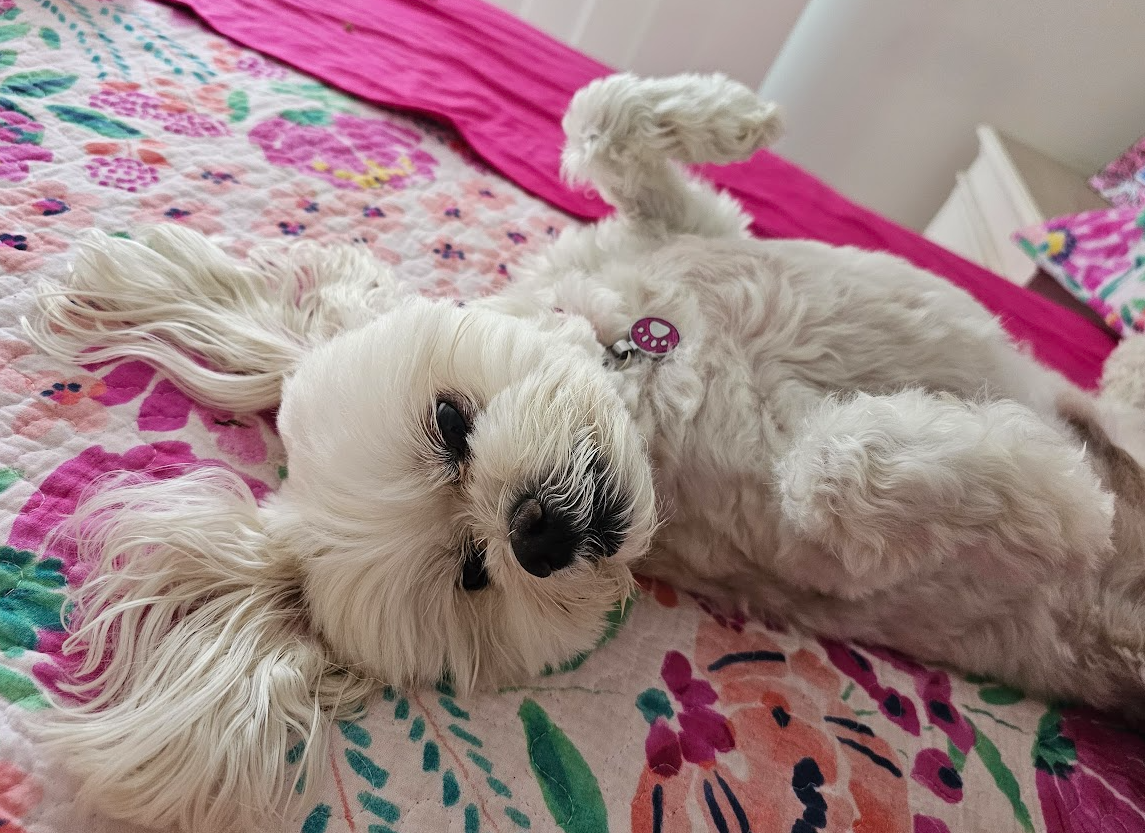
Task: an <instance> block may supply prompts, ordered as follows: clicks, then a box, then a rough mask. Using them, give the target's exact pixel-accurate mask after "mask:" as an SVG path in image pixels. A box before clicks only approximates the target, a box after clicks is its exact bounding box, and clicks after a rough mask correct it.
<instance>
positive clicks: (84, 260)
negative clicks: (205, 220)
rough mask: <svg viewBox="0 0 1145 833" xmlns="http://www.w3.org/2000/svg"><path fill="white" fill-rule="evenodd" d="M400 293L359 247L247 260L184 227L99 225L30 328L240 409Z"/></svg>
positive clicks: (255, 406)
mask: <svg viewBox="0 0 1145 833" xmlns="http://www.w3.org/2000/svg"><path fill="white" fill-rule="evenodd" d="M399 294H400V287H399V286H398V284H397V283H396V282H395V281H394V279H393V278H392V276H391V275H390V272H389V270H388V268H386V267H385V266H384V265H382V264H381V263H380V262H378V261H377V260H375V259H374V258H373V257H371V256H370V255H369V253H368V252H367V251H365V250H364V249H362V248H359V247H355V246H317V245H314V244H306V243H302V244H297V245H295V246H293V247H279V248H274V249H266V250H261V251H259V250H256V251H255V252H253V253H252V255H251V258H250V260H249V261H248V262H246V263H240V262H238V261H236V260H234V259H233V258H231V257H230V256H228V255H227V254H226V253H225V252H223V251H222V250H221V249H220V248H218V247H217V246H215V245H214V244H213V243H211V242H210V241H209V240H207V238H205V237H204V236H203V235H201V234H199V233H197V232H194V231H190V230H188V229H184V228H181V227H179V226H174V225H168V226H157V227H154V228H152V229H145V230H143V231H142V232H141V233H140V235H139V236H138V240H137V241H136V240H125V239H121V238H116V237H109V236H108V235H106V234H103V233H101V232H93V233H91V234H90V235H89V236H88V238H87V240H86V241H85V242H84V246H83V248H82V250H81V253H80V256H79V258H78V260H77V262H76V263H75V266H74V268H73V270H72V274H71V277H70V279H69V283H68V286H67V287H64V288H63V289H60V288H58V287H54V286H44V287H43V288H41V290H40V292H39V295H38V297H37V304H38V310H37V315H35V316H34V317H33V318H32V319H31V320H30V321H24V322H23V324H24V329H25V331H26V332H27V333H28V335H29V336H30V337H31V339H32V340H33V341H35V343H36V344H37V345H38V346H39V347H40V348H41V349H42V350H44V351H45V352H46V353H48V354H50V355H52V356H54V357H56V358H59V359H62V360H64V361H68V362H72V363H74V364H80V363H88V362H99V361H107V360H110V359H119V358H137V359H143V360H144V361H147V362H149V363H151V364H153V365H155V366H156V367H158V368H159V369H161V370H163V371H164V372H165V373H167V374H168V375H169V376H170V377H171V380H172V381H173V382H175V383H176V384H177V385H178V386H179V387H181V388H182V389H183V390H184V391H186V392H187V393H188V394H189V395H190V396H191V397H193V398H194V399H196V400H197V401H199V402H202V403H204V404H207V405H212V406H214V407H218V408H224V409H227V410H233V411H245V412H249V411H257V410H261V409H264V408H268V407H272V406H274V405H276V404H277V403H278V399H279V395H280V389H281V386H282V382H283V379H284V377H285V375H286V374H288V373H289V372H290V371H291V370H292V369H293V368H294V367H295V365H296V364H297V363H298V361H299V359H300V358H301V357H302V355H304V354H305V352H306V350H308V349H309V348H311V347H313V346H314V345H315V344H318V343H321V342H323V341H326V340H328V339H329V338H330V337H332V336H334V335H336V334H337V333H339V332H341V331H343V330H347V329H352V328H355V327H358V326H361V325H362V324H365V323H366V322H367V321H369V320H371V319H372V318H374V317H375V316H376V315H378V314H379V313H380V312H382V311H384V310H385V309H386V308H388V307H389V306H391V305H392V304H393V303H394V301H395V299H396V298H397V296H398V295H399Z"/></svg>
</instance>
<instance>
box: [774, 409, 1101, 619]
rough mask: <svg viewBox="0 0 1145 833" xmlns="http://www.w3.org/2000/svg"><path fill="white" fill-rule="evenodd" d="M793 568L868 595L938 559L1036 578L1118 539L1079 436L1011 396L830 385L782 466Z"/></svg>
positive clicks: (785, 553) (945, 565) (786, 549)
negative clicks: (887, 392)
mask: <svg viewBox="0 0 1145 833" xmlns="http://www.w3.org/2000/svg"><path fill="white" fill-rule="evenodd" d="M776 475H777V478H778V487H779V497H780V502H781V510H782V521H781V528H782V531H783V545H782V546H781V552H780V554H779V558H780V560H781V562H783V569H784V571H785V575H787V576H789V577H790V578H791V579H793V580H794V581H796V582H799V583H802V584H804V585H805V586H808V587H810V588H812V589H815V590H819V591H820V592H825V593H829V594H831V595H834V596H838V597H843V598H860V597H862V596H865V595H869V594H871V593H873V592H876V591H878V590H882V589H886V588H889V587H892V586H894V585H897V584H900V583H902V582H903V581H905V580H907V579H910V578H912V577H918V576H925V575H926V574H928V573H931V572H933V571H935V570H938V569H944V570H965V571H967V573H968V574H973V575H975V576H976V577H978V578H985V579H988V580H991V581H1022V582H1028V581H1039V580H1045V578H1046V577H1047V576H1048V575H1049V574H1050V573H1051V572H1053V571H1060V570H1063V569H1069V568H1071V567H1077V568H1085V567H1087V566H1089V565H1090V564H1092V563H1094V562H1096V561H1097V560H1098V559H1101V558H1104V557H1105V556H1106V555H1107V554H1108V553H1109V552H1110V547H1111V543H1110V537H1111V534H1112V518H1113V500H1112V497H1111V496H1110V495H1109V494H1107V493H1106V492H1104V491H1103V490H1102V488H1101V484H1100V483H1099V481H1098V478H1097V476H1096V475H1095V474H1094V472H1093V471H1092V469H1091V468H1090V466H1089V464H1088V463H1087V462H1086V461H1085V459H1084V450H1083V448H1082V447H1081V446H1080V445H1079V444H1078V443H1075V442H1072V441H1071V440H1070V439H1069V438H1068V436H1067V435H1066V434H1065V433H1064V432H1062V431H1059V430H1057V429H1055V428H1053V427H1051V426H1050V425H1048V424H1047V423H1045V422H1044V421H1042V420H1041V419H1040V418H1039V417H1038V416H1037V415H1036V414H1034V413H1033V412H1032V411H1030V410H1029V409H1027V408H1025V407H1023V406H1021V405H1019V404H1017V403H1014V402H1010V401H999V402H970V401H965V400H959V399H956V398H954V397H952V396H948V395H935V394H931V393H927V392H924V391H919V390H909V391H904V392H902V393H898V394H895V395H892V396H869V395H865V394H860V395H858V396H855V397H854V398H851V399H842V400H836V399H831V400H827V401H825V402H824V403H823V405H822V406H821V407H820V408H819V409H818V410H817V411H816V412H815V413H814V414H813V416H812V417H811V418H810V419H808V421H807V422H806V424H805V425H804V428H803V430H802V431H801V433H800V435H799V436H798V437H797V439H796V440H795V442H794V443H793V444H792V446H791V448H790V449H789V450H788V452H787V453H786V454H785V456H784V457H783V458H782V459H781V460H780V461H779V463H778V465H777V467H776Z"/></svg>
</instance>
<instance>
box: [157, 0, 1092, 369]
mask: <svg viewBox="0 0 1145 833" xmlns="http://www.w3.org/2000/svg"><path fill="white" fill-rule="evenodd" d="M168 2H172V3H174V4H176V5H183V6H187V7H189V8H191V9H193V10H194V11H195V12H197V13H198V14H199V15H200V16H201V17H202V18H203V19H204V20H205V21H206V22H207V23H208V24H210V25H211V26H212V27H214V28H215V29H216V30H218V31H219V32H220V33H222V34H224V35H226V36H228V37H230V38H232V39H233V40H235V41H238V42H239V43H241V44H243V45H245V46H248V47H250V48H252V49H257V50H258V51H260V52H263V53H264V54H267V55H271V56H273V57H275V58H278V59H279V60H281V61H283V62H285V63H288V64H290V65H292V66H294V67H296V68H298V69H300V70H303V71H305V72H307V73H309V74H311V75H313V76H315V77H317V78H320V79H321V80H323V81H325V82H326V83H328V84H331V85H334V86H336V87H339V88H340V89H343V90H345V91H346V92H348V93H351V94H353V95H356V96H359V97H361V98H364V99H366V100H369V101H372V102H375V103H377V104H382V105H386V106H391V107H397V108H402V109H410V110H416V111H420V112H423V113H427V114H430V115H433V116H436V117H439V118H441V119H444V120H446V121H448V122H450V123H452V124H453V125H454V126H455V127H456V128H457V129H458V130H459V131H460V132H461V134H462V135H463V136H464V137H465V139H466V140H467V141H468V142H469V143H470V145H471V146H472V147H473V148H474V149H475V150H476V151H477V152H478V153H479V154H481V156H482V157H484V159H485V160H486V161H487V162H489V163H490V164H491V165H492V166H493V167H495V168H496V169H497V170H499V171H500V172H501V173H502V174H503V175H504V176H506V177H508V178H509V179H511V180H513V181H514V182H516V183H517V184H518V185H520V186H521V187H523V188H525V189H527V190H529V191H531V192H532V193H534V194H536V195H537V196H539V197H541V198H542V199H545V200H547V201H548V202H550V203H552V204H553V205H555V206H557V207H559V208H561V209H563V210H565V211H568V212H569V213H571V214H574V215H576V216H579V217H583V218H590V219H591V218H596V217H600V216H602V215H603V214H605V213H606V212H607V208H606V207H605V206H604V205H603V204H602V203H601V202H600V201H599V200H597V199H594V198H591V197H588V196H586V195H584V194H581V193H576V192H573V191H570V190H569V189H568V188H566V187H565V186H564V185H563V184H562V183H561V181H560V175H559V155H560V146H561V142H562V138H563V137H562V134H561V128H560V121H561V115H562V114H563V112H564V109H565V106H566V105H567V103H568V101H569V99H570V98H571V96H572V94H573V93H574V92H575V91H576V90H577V89H578V88H579V87H581V86H582V85H583V84H585V83H586V82H587V81H589V80H591V79H592V78H595V77H598V76H601V75H605V74H607V73H608V72H610V71H611V70H610V69H609V67H606V66H604V65H603V64H600V63H598V62H596V61H594V60H592V59H591V58H588V57H586V56H584V55H582V54H580V53H578V52H576V51H575V50H573V49H571V48H569V47H567V46H564V45H563V44H560V43H558V42H557V41H555V40H553V39H552V38H550V37H549V36H547V35H545V34H542V33H541V32H539V31H537V30H536V29H534V28H532V27H531V26H529V25H528V24H526V23H524V22H522V21H520V20H518V19H517V18H515V17H513V16H512V15H510V14H508V13H506V12H504V11H502V10H500V9H498V8H495V7H493V6H491V5H488V4H486V3H485V2H483V0H168ZM704 173H705V175H706V176H708V177H709V178H710V179H711V180H712V181H713V182H715V183H716V184H718V185H720V186H721V187H723V188H726V189H727V190H728V191H730V192H731V193H732V194H734V195H735V197H736V198H737V199H739V200H740V201H741V202H742V203H743V204H744V206H745V207H746V208H747V210H748V211H749V212H750V213H751V215H752V216H753V217H754V219H755V222H754V225H753V230H754V232H755V233H756V234H758V235H759V236H761V237H803V238H813V239H817V240H823V241H826V242H828V243H833V244H836V245H852V246H859V247H862V248H866V249H883V250H886V251H890V252H894V253H896V254H898V255H901V256H903V257H906V258H907V259H909V260H911V261H912V262H913V263H915V264H916V265H918V266H921V267H922V268H924V269H929V270H930V271H932V272H935V273H936V274H939V275H942V276H944V277H945V278H947V279H948V280H950V281H952V282H954V283H955V284H957V285H959V286H961V287H963V288H965V289H966V290H967V291H969V292H970V293H972V294H973V295H974V296H975V297H976V298H978V300H979V301H981V302H982V303H983V304H985V305H986V306H987V307H989V308H990V309H991V310H993V311H994V312H996V313H997V314H998V315H999V316H1000V317H1001V319H1002V320H1003V322H1004V323H1005V325H1006V326H1007V328H1008V329H1009V330H1010V332H1012V333H1013V334H1014V335H1015V336H1016V337H1017V338H1019V339H1021V340H1023V341H1025V342H1028V343H1029V344H1030V345H1031V346H1032V347H1033V349H1034V351H1035V352H1036V353H1037V355H1038V356H1039V357H1040V358H1041V359H1042V361H1044V362H1046V363H1047V364H1049V365H1050V366H1052V367H1055V368H1057V369H1058V370H1060V371H1061V372H1062V373H1064V374H1065V375H1066V376H1068V377H1069V378H1071V379H1073V380H1074V381H1075V382H1077V383H1078V384H1081V385H1083V386H1086V387H1092V386H1094V385H1095V383H1096V380H1097V378H1098V376H1099V375H1100V372H1101V365H1102V363H1103V361H1104V360H1105V357H1106V356H1107V355H1108V354H1109V351H1110V350H1111V349H1112V346H1113V340H1112V339H1111V338H1110V337H1109V336H1108V335H1107V334H1106V333H1104V332H1102V331H1101V330H1100V329H1099V328H1098V327H1096V326H1094V325H1093V324H1091V323H1090V322H1088V321H1086V320H1084V319H1083V318H1081V317H1080V316H1079V315H1076V314H1075V313H1073V312H1071V311H1069V310H1065V309H1063V308H1061V307H1058V306H1057V305H1056V304H1054V303H1052V302H1050V301H1048V300H1046V299H1044V298H1042V297H1041V296H1039V295H1036V294H1034V293H1031V292H1029V291H1027V290H1025V289H1022V288H1020V287H1017V286H1015V285H1013V284H1010V283H1009V282H1007V281H1006V280H1004V279H1002V278H1000V277H998V276H997V275H994V274H993V273H991V272H988V271H986V270H984V269H982V268H980V267H978V266H975V265H973V264H971V263H969V262H967V261H965V260H963V259H962V258H960V257H958V256H957V255H955V254H953V253H951V252H948V251H946V250H945V249H943V248H941V247H939V246H936V245H934V244H933V243H930V242H929V241H927V240H925V239H924V238H922V237H920V236H919V235H917V234H915V233H914V232H911V231H908V230H907V229H904V228H902V227H900V226H898V225H896V224H894V223H892V222H890V221H889V220H886V219H884V218H882V217H880V216H879V215H877V214H875V213H874V212H871V211H869V210H867V209H865V208H862V207H860V206H858V205H855V204H854V203H852V202H850V201H849V200H847V199H845V198H844V197H842V196H841V195H839V194H838V193H836V192H835V191H833V190H832V189H831V188H829V187H828V186H826V185H824V184H823V183H822V182H820V181H819V180H817V179H816V178H815V177H813V176H811V175H810V174H808V173H806V172H805V171H802V170H801V169H799V168H797V167H796V166H794V165H792V164H790V163H789V162H786V161H784V160H783V159H781V158H780V157H778V156H776V155H774V154H771V153H766V152H764V153H759V154H757V155H756V156H755V158H753V159H752V160H751V161H749V162H745V163H742V164H737V165H729V166H726V167H722V168H714V167H709V168H705V169H704ZM891 175H893V172H892V174H891Z"/></svg>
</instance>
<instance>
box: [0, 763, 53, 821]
mask: <svg viewBox="0 0 1145 833" xmlns="http://www.w3.org/2000/svg"><path fill="white" fill-rule="evenodd" d="M43 797H44V790H43V788H42V787H41V786H40V785H39V784H38V783H37V782H36V781H35V780H34V779H33V778H32V776H31V775H29V774H28V773H27V772H24V770H22V769H20V768H19V767H18V766H16V765H15V764H10V763H8V762H7V761H0V828H3V830H4V833H26V828H25V827H24V826H23V825H22V824H21V823H20V822H21V821H22V820H23V819H24V818H25V817H26V816H27V815H28V813H29V812H30V811H31V810H32V809H34V808H35V807H36V805H37V804H39V803H40V801H41V800H42V799H43Z"/></svg>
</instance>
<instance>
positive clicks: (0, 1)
mask: <svg viewBox="0 0 1145 833" xmlns="http://www.w3.org/2000/svg"><path fill="white" fill-rule="evenodd" d="M14 8H16V0H0V12H6V11H9V10H10V9H14Z"/></svg>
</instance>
